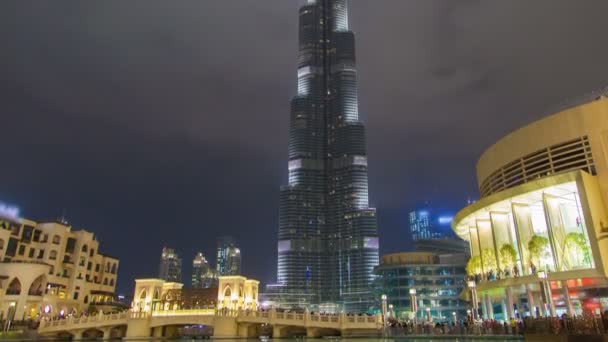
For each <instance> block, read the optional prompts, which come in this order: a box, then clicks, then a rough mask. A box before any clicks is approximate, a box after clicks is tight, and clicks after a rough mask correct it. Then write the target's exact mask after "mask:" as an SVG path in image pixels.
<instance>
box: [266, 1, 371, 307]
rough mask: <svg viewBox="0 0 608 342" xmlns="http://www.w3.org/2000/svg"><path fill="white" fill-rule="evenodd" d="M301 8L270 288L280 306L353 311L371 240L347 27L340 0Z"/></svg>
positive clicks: (367, 281) (363, 290) (367, 278)
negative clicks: (275, 266) (295, 83)
mask: <svg viewBox="0 0 608 342" xmlns="http://www.w3.org/2000/svg"><path fill="white" fill-rule="evenodd" d="M299 16H300V18H299V55H298V70H297V76H298V93H297V95H296V96H295V97H294V98H293V99H292V101H291V116H290V126H289V165H288V169H289V183H288V184H287V185H286V186H283V187H282V188H281V192H280V210H279V233H278V274H277V280H278V284H277V285H275V287H276V288H275V289H274V290H275V291H276V292H278V293H280V294H281V295H280V298H281V299H280V302H281V305H283V306H291V307H301V306H310V307H314V306H317V307H318V308H319V309H318V310H323V311H328V310H333V309H336V310H344V311H347V312H361V311H365V310H367V309H369V307H370V305H371V304H372V301H373V298H372V295H371V282H372V280H373V268H374V266H376V265H378V248H379V244H378V224H377V219H376V210H375V209H374V208H370V207H369V201H368V197H369V194H368V177H367V169H368V165H367V151H366V140H365V126H364V125H363V123H362V122H361V121H360V120H359V108H358V100H357V68H356V58H355V36H354V34H353V32H352V31H350V30H349V26H348V5H347V0H307V2H306V4H305V5H304V6H302V7H301V8H300V12H299Z"/></svg>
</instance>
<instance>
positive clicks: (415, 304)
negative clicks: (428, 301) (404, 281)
mask: <svg viewBox="0 0 608 342" xmlns="http://www.w3.org/2000/svg"><path fill="white" fill-rule="evenodd" d="M410 310H411V311H412V314H413V315H414V324H416V316H418V299H417V298H416V289H410Z"/></svg>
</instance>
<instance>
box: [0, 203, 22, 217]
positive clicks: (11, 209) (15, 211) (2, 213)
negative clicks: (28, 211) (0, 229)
mask: <svg viewBox="0 0 608 342" xmlns="http://www.w3.org/2000/svg"><path fill="white" fill-rule="evenodd" d="M0 217H4V218H7V219H13V220H16V219H18V218H19V208H17V207H15V206H11V205H8V204H4V203H2V202H0Z"/></svg>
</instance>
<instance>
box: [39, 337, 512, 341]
mask: <svg viewBox="0 0 608 342" xmlns="http://www.w3.org/2000/svg"><path fill="white" fill-rule="evenodd" d="M306 340H308V341H310V340H318V341H319V342H392V341H395V342H407V341H415V342H467V341H474V342H517V341H523V340H524V339H523V338H516V337H513V338H506V339H505V338H500V337H497V338H492V337H486V336H480V337H475V336H466V337H465V336H463V337H456V336H407V337H406V336H404V337H396V338H393V337H387V338H363V337H361V338H337V337H332V338H329V337H328V338H318V339H310V338H308V339H306V338H289V339H287V338H283V339H277V340H273V339H238V338H235V339H231V338H221V339H213V338H211V339H207V340H204V339H189V338H181V339H179V338H178V339H158V338H150V339H137V341H150V342H160V341H180V342H201V341H210V342H266V341H269V342H273V341H274V342H278V341H281V342H303V341H306ZM46 341H49V342H52V341H51V340H46ZM57 341H65V340H57ZM117 341H118V340H117ZM127 341H128V340H127Z"/></svg>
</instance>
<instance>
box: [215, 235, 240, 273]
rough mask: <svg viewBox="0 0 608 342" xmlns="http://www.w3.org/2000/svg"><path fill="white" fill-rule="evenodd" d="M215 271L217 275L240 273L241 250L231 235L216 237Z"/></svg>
mask: <svg viewBox="0 0 608 342" xmlns="http://www.w3.org/2000/svg"><path fill="white" fill-rule="evenodd" d="M216 269H217V273H218V275H239V274H241V250H240V249H239V248H238V247H237V246H236V243H235V242H234V239H233V238H232V237H231V236H222V237H220V238H218V239H217V266H216Z"/></svg>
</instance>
